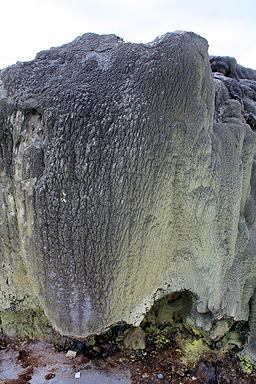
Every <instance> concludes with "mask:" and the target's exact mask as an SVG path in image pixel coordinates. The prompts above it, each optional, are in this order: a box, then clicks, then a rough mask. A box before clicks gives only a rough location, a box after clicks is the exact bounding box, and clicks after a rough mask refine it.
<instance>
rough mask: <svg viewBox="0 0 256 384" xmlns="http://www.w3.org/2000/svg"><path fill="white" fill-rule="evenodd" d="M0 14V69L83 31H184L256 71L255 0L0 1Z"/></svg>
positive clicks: (131, 36)
mask: <svg viewBox="0 0 256 384" xmlns="http://www.w3.org/2000/svg"><path fill="white" fill-rule="evenodd" d="M0 12H1V20H0V36H1V38H0V68H4V67H6V66H8V65H11V64H14V63H15V62H16V61H27V60H32V59H33V58H34V57H35V55H36V53H37V52H39V51H41V50H45V49H49V48H50V47H54V46H59V45H62V44H65V43H68V42H70V41H72V40H74V39H75V38H76V37H77V36H80V35H82V34H84V33H86V32H94V33H99V34H107V33H114V34H115V35H117V36H120V37H122V38H123V39H124V40H125V41H127V42H128V41H132V42H135V43H147V42H150V41H152V40H154V39H155V38H156V37H157V36H158V35H162V34H164V33H166V32H171V31H175V30H187V31H193V32H196V33H198V34H199V35H201V36H203V37H205V38H206V39H207V40H208V42H209V53H210V54H213V55H223V56H233V57H235V58H236V59H237V62H238V63H239V64H242V65H243V66H245V67H250V68H253V69H256V0H243V1H241V0H222V1H214V0H0Z"/></svg>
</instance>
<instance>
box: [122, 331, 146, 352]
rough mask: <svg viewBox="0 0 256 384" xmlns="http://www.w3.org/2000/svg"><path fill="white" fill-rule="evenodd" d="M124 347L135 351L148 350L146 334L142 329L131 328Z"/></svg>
mask: <svg viewBox="0 0 256 384" xmlns="http://www.w3.org/2000/svg"><path fill="white" fill-rule="evenodd" d="M124 347H125V348H126V349H135V350H137V349H145V348H146V333H145V332H144V331H143V329H142V328H141V327H136V328H131V329H130V330H129V332H127V334H126V336H125V339H124Z"/></svg>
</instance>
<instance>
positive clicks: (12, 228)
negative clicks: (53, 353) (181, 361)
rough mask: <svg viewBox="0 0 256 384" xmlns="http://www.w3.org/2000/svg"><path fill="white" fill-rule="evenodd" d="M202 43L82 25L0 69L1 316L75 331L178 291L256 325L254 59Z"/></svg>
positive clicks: (205, 316) (128, 317) (200, 307)
mask: <svg viewBox="0 0 256 384" xmlns="http://www.w3.org/2000/svg"><path fill="white" fill-rule="evenodd" d="M207 49H208V44H207V41H206V40H205V39H203V38H201V37H200V36H198V35H195V34H194V33H190V32H189V33H188V32H174V33H168V34H166V35H163V36H161V37H158V38H157V39H156V40H154V41H153V42H152V43H149V44H132V43H124V42H123V40H122V39H120V38H118V37H116V36H114V35H104V36H98V35H95V34H85V35H83V36H82V37H79V38H77V39H76V40H74V41H73V42H72V43H70V44H67V45H64V46H62V47H58V48H52V49H50V50H49V51H44V52H40V53H39V54H38V55H37V56H36V58H35V59H34V60H32V61H30V62H25V63H20V62H18V63H17V64H16V65H13V66H11V67H9V68H7V69H5V70H2V71H1V86H0V122H1V123H0V135H1V136H0V138H1V194H0V198H1V206H2V210H1V232H0V234H1V246H0V252H1V277H0V282H1V292H0V312H1V317H2V322H3V327H4V329H5V327H6V329H7V330H8V329H9V330H10V328H8V324H9V323H10V321H11V320H10V319H15V316H18V315H20V316H19V317H18V320H17V321H19V322H21V323H22V320H21V315H22V316H23V315H24V316H25V315H28V314H30V316H32V315H31V314H34V315H33V316H34V318H35V319H38V318H39V317H40V316H41V317H43V316H44V315H43V314H45V315H46V317H47V318H48V320H49V322H50V324H51V326H53V328H54V329H56V330H57V331H59V332H60V333H61V334H62V335H67V336H71V337H76V338H83V337H86V336H88V335H90V334H94V333H100V332H102V331H103V330H104V329H106V328H108V327H109V326H111V325H112V324H115V323H117V322H118V321H126V322H127V323H130V324H134V325H138V324H139V323H140V321H141V320H142V318H143V316H144V315H145V313H146V312H147V311H149V309H150V308H151V307H152V305H153V303H154V301H155V300H157V299H159V298H161V297H162V296H164V295H166V294H168V293H171V292H176V291H181V290H187V291H189V292H191V294H192V295H193V297H194V298H195V305H194V310H193V313H192V314H191V318H193V321H194V322H195V323H196V324H197V325H198V326H200V327H202V329H204V330H205V331H209V332H210V331H211V328H212V326H213V324H215V322H216V321H217V320H219V319H234V320H248V318H249V316H250V324H251V329H255V328H256V327H255V325H254V324H255V321H256V314H255V312H256V310H255V309H253V305H252V311H251V314H250V313H249V302H250V300H251V303H252V302H253V299H251V297H252V296H253V294H254V290H255V287H256V278H255V277H256V271H255V258H256V256H255V255H256V254H255V250H256V249H255V237H256V232H255V227H254V223H255V212H256V205H255V193H256V165H255V164H256V163H255V161H254V160H253V156H254V151H255V149H256V135H255V133H254V132H253V128H254V127H255V121H256V107H255V102H256V96H255V95H256V94H255V92H256V72H255V71H252V70H247V69H244V68H242V67H240V66H238V65H237V64H236V62H235V60H232V59H230V58H211V65H212V68H213V71H215V73H214V76H213V75H212V71H211V67H210V63H209V57H208V54H207ZM255 301H256V300H255ZM33 316H32V317H33ZM12 326H13V327H14V325H12ZM10 332H11V330H10ZM254 332H255V334H256V330H254Z"/></svg>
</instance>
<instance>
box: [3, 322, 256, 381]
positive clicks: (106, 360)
mask: <svg viewBox="0 0 256 384" xmlns="http://www.w3.org/2000/svg"><path fill="white" fill-rule="evenodd" d="M232 332H233V333H232V334H231V335H230V336H229V337H225V338H223V339H222V340H220V341H219V342H217V343H213V342H210V341H209V340H207V339H206V338H205V337H204V336H203V335H201V334H200V333H199V332H198V331H196V330H194V329H193V328H189V327H185V326H183V325H179V326H172V327H168V326H167V327H164V328H162V329H157V328H155V327H153V328H150V327H149V328H148V333H147V340H146V348H145V349H139V350H136V351H135V350H128V349H125V348H124V339H125V337H126V336H125V335H126V334H127V330H125V329H124V328H122V327H120V329H119V330H117V329H116V330H115V332H108V333H106V334H105V335H101V336H98V337H96V338H95V339H94V340H93V341H92V340H90V343H89V344H90V345H89V344H88V342H81V341H80V342H75V341H73V344H72V343H71V344H72V345H69V346H61V347H60V346H59V345H51V344H48V343H44V342H37V341H32V340H27V339H24V340H20V341H17V340H11V339H7V338H3V339H2V342H1V344H0V347H1V350H0V383H1V384H27V383H30V384H45V383H51V384H56V383H58V384H62V383H63V384H72V383H78V384H79V383H81V384H85V383H86V384H87V383H88V384H89V383H90V384H94V383H95V384H96V383H97V384H101V383H102V384H108V383H112V384H117V383H118V384H121V383H123V384H128V383H131V384H152V383H153V384H155V383H156V384H158V383H159V384H160V383H172V384H185V383H186V384H194V383H199V384H215V383H217V384H252V383H256V370H255V368H254V366H253V365H252V364H251V362H250V361H249V360H248V359H247V358H246V357H243V355H242V354H241V351H242V348H243V343H242V342H241V340H240V341H238V339H239V337H240V336H241V335H240V336H239V335H238V333H237V332H236V331H232ZM238 336H239V337H238ZM240 338H241V337H240ZM244 341H245V340H244ZM70 347H71V348H72V350H73V351H75V352H76V356H75V357H74V358H73V359H69V358H68V357H67V356H66V353H67V350H68V349H70ZM76 377H77V378H76Z"/></svg>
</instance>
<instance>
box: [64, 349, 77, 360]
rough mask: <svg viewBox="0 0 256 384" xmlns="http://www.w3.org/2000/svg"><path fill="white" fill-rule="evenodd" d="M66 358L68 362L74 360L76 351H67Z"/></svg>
mask: <svg viewBox="0 0 256 384" xmlns="http://www.w3.org/2000/svg"><path fill="white" fill-rule="evenodd" d="M65 356H66V357H68V358H69V359H70V360H72V359H74V358H75V357H76V351H71V350H69V351H68V352H67V353H66V355H65Z"/></svg>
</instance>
